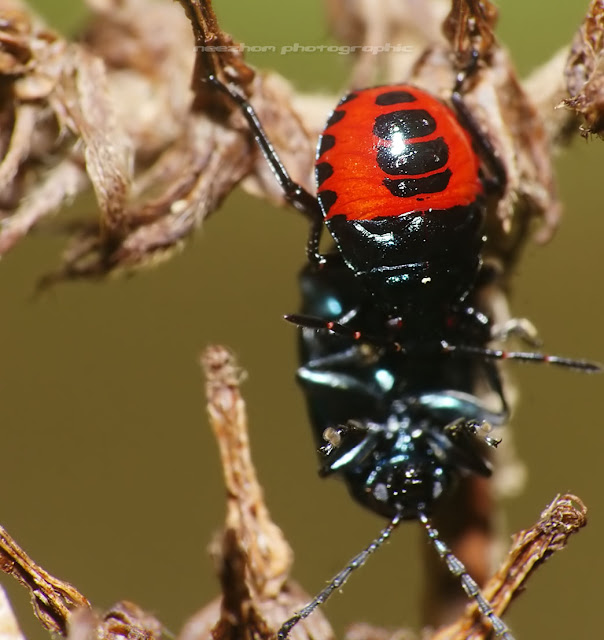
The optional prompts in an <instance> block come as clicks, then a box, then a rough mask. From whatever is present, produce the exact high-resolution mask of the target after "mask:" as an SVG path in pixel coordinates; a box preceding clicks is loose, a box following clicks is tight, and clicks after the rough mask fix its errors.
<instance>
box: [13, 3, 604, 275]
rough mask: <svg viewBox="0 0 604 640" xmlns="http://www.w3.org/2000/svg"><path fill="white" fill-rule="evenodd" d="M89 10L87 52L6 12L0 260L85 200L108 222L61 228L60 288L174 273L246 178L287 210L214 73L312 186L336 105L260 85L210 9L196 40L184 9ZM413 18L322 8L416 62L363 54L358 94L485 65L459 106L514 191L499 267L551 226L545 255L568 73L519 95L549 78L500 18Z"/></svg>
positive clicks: (594, 32) (497, 246) (593, 86)
mask: <svg viewBox="0 0 604 640" xmlns="http://www.w3.org/2000/svg"><path fill="white" fill-rule="evenodd" d="M88 2H89V4H90V6H91V9H92V17H91V20H90V22H89V25H88V28H87V30H86V32H85V33H84V35H83V39H82V42H80V43H69V42H67V41H65V40H63V39H62V38H60V37H59V36H58V35H57V34H55V33H53V32H52V31H51V30H49V29H48V28H47V27H46V26H45V25H43V24H42V23H41V22H40V20H39V19H37V18H36V17H34V16H32V15H31V13H30V12H28V11H27V9H26V8H25V7H24V6H23V5H21V4H20V3H19V2H18V0H6V2H5V3H4V4H3V7H2V8H0V44H1V45H2V56H0V74H1V75H2V77H3V78H4V80H5V84H6V87H7V90H6V92H5V93H4V94H3V98H2V100H0V122H2V123H3V124H4V126H3V127H2V128H1V129H0V131H1V133H0V158H1V160H0V211H1V212H0V255H2V254H3V253H5V252H7V251H8V250H10V249H11V248H12V247H13V246H15V244H16V243H17V242H19V241H20V240H21V239H22V238H23V237H25V236H26V235H27V234H28V233H29V232H30V231H31V230H32V229H33V228H34V227H36V226H37V225H38V224H39V223H40V222H41V221H42V220H43V219H44V218H46V217H48V216H49V215H50V214H52V213H54V212H56V211H57V210H58V209H59V208H60V207H61V205H62V204H64V203H65V202H68V201H69V200H71V199H72V198H73V197H74V196H75V195H77V194H78V193H80V192H82V191H83V190H85V189H86V188H88V186H89V185H92V186H93V188H94V191H95V194H96V198H97V202H98V206H99V213H98V218H97V220H96V221H92V222H87V223H82V224H78V225H70V226H69V227H65V226H64V227H62V229H63V231H66V232H67V233H68V234H69V236H70V238H71V242H70V246H69V248H68V250H67V252H66V254H65V257H64V263H63V267H62V269H61V270H60V271H59V272H58V273H56V274H55V276H54V277H53V278H51V279H50V280H49V281H50V282H52V281H54V280H56V279H57V278H81V277H99V276H103V275H105V274H107V273H111V272H113V271H116V270H123V269H133V268H136V267H139V266H142V265H146V264H153V263H155V262H157V261H158V260H160V259H164V258H166V257H167V256H169V255H170V254H171V253H172V252H173V251H174V250H175V249H178V248H179V247H181V246H182V243H183V241H184V240H186V239H187V238H188V237H189V236H190V235H191V233H192V232H193V231H194V230H195V229H196V228H197V227H198V226H199V225H200V224H201V223H202V222H203V220H204V219H205V218H206V217H207V216H208V215H209V214H210V213H212V212H213V211H215V210H216V208H217V207H218V206H219V205H220V203H221V201H222V199H223V198H224V197H225V196H226V195H227V194H228V193H229V192H231V191H232V189H233V188H234V187H235V186H236V185H237V184H238V183H239V182H240V181H241V180H242V179H243V178H244V177H246V176H247V177H248V178H249V179H248V180H247V181H246V183H245V184H246V186H247V187H248V188H249V189H251V190H252V191H253V192H254V193H256V194H257V195H262V196H265V197H269V198H270V199H272V200H274V201H282V196H281V193H280V192H279V189H278V188H277V187H276V185H275V182H274V179H273V176H272V175H271V173H270V171H269V170H268V168H267V167H266V165H265V163H264V161H263V159H262V158H259V157H258V154H256V153H255V150H254V148H253V145H252V144H251V141H250V140H249V136H248V135H247V130H246V129H245V127H243V125H242V122H241V119H240V118H239V117H238V116H237V114H233V116H232V117H227V112H226V111H225V106H226V105H225V104H224V102H223V98H222V96H216V95H214V94H213V93H212V92H208V91H207V90H206V88H205V86H204V85H203V82H202V80H203V78H204V76H205V75H206V74H207V73H208V72H210V71H212V70H216V69H218V70H220V72H221V73H222V74H223V76H224V77H225V78H226V79H228V80H230V81H233V82H236V83H237V84H238V85H239V86H240V87H241V89H242V90H243V91H244V92H245V93H247V94H248V95H250V96H251V98H252V101H253V102H254V104H255V106H256V109H257V111H258V112H259V114H260V116H261V118H262V120H263V122H264V123H265V126H266V128H267V130H268V132H269V135H270V136H271V138H272V139H273V140H274V141H275V143H276V146H277V147H278V149H279V151H280V153H281V155H282V157H283V159H284V161H285V162H286V164H287V166H288V168H289V170H290V172H291V174H292V175H293V177H294V178H295V179H296V180H298V181H299V182H301V183H302V184H304V185H305V186H307V187H308V188H311V173H312V162H313V159H312V156H313V149H314V147H315V140H316V137H317V134H318V132H319V130H320V128H321V126H322V123H323V122H324V120H325V117H326V115H327V113H328V111H329V109H330V107H331V106H332V105H333V104H334V103H335V98H330V99H325V97H320V96H302V95H296V94H295V93H294V92H293V91H292V90H291V88H290V87H289V86H288V84H287V83H286V82H285V80H283V79H282V78H277V77H276V76H274V74H273V75H272V76H264V75H258V74H255V73H254V71H253V70H252V69H250V68H249V67H248V66H247V65H246V64H245V62H244V61H243V59H242V55H241V52H240V51H239V49H238V48H237V47H236V43H235V41H234V40H233V39H232V38H231V37H230V36H228V35H227V34H225V33H224V32H222V31H221V29H220V27H219V24H218V22H217V20H216V17H215V16H214V14H213V12H212V9H211V5H210V3H209V1H207V0H206V1H203V2H201V1H192V0H191V1H189V0H183V1H182V3H181V4H182V5H183V6H184V7H185V9H186V11H187V14H188V16H189V18H190V19H191V22H192V24H193V33H194V37H193V38H192V37H191V29H190V26H189V25H188V23H187V20H186V19H185V16H184V15H183V12H182V10H180V9H179V7H178V5H177V4H175V3H173V2H170V1H169V0H154V1H153V2H143V0H125V1H119V2H118V0H88ZM410 5H411V3H410V2H408V0H406V1H401V2H390V1H387V0H384V7H383V9H384V10H383V11H381V12H376V11H369V10H367V7H366V6H365V4H363V2H361V1H360V0H359V1H358V2H346V3H341V2H338V1H336V0H331V2H329V5H328V6H329V8H330V11H331V13H332V15H335V14H337V16H338V20H337V21H334V20H332V27H334V29H336V28H337V31H336V35H338V36H339V37H341V38H342V39H343V40H344V41H345V42H347V43H350V44H355V45H356V44H372V43H375V42H378V41H380V39H381V38H384V37H386V38H388V41H392V40H394V39H395V38H398V39H400V40H401V41H404V42H410V43H412V44H411V45H410V46H411V47H412V50H413V51H415V52H417V53H418V55H417V56H415V58H414V56H411V55H409V52H408V51H406V52H405V53H404V54H403V55H392V56H386V55H385V56H382V57H379V56H375V55H370V56H369V57H368V56H367V55H366V54H364V52H362V51H361V52H360V53H359V55H358V57H357V61H356V65H355V67H354V69H353V71H352V75H353V78H354V79H353V83H355V84H358V82H361V81H362V82H363V84H370V83H372V82H376V81H377V80H386V81H389V80H393V79H396V80H400V79H402V78H408V77H411V78H413V80H414V81H415V82H417V83H418V84H421V85H422V86H425V87H426V88H428V89H429V90H431V91H433V92H435V93H440V94H442V95H443V96H444V95H446V93H447V92H448V91H449V90H450V87H451V74H452V72H453V67H452V66H451V57H450V55H449V53H450V52H451V51H453V52H457V53H458V57H459V61H461V62H463V60H464V56H467V52H468V51H469V50H470V49H476V50H478V51H479V52H480V54H481V57H482V59H483V62H484V63H483V65H482V70H481V73H480V74H479V75H478V80H477V82H476V83H475V85H474V86H472V87H469V88H468V91H467V100H468V103H469V104H470V106H471V108H472V109H473V111H474V112H475V115H476V117H477V118H478V120H479V121H480V122H481V123H482V124H483V126H484V128H485V130H486V131H487V132H488V135H489V137H491V138H492V140H493V142H494V144H495V147H496V148H497V150H498V152H499V153H500V155H501V156H502V158H503V160H504V161H505V164H506V166H507V169H508V175H509V184H508V188H507V191H506V195H505V197H504V198H503V199H502V200H501V202H500V203H499V204H498V206H497V207H496V213H495V215H493V216H491V217H490V229H489V237H490V243H491V246H490V250H491V255H492V257H493V258H494V259H496V260H498V261H501V262H503V263H504V264H507V263H510V262H513V260H514V259H515V257H516V255H517V253H518V251H519V249H520V247H521V246H522V244H523V241H524V239H525V238H526V229H527V225H528V224H529V223H530V221H531V220H533V219H539V220H541V222H542V225H541V228H540V231H539V234H538V238H539V239H541V240H546V239H547V238H549V237H551V235H552V233H553V231H554V230H555V228H556V226H557V223H558V220H559V213H560V209H559V205H558V203H557V200H556V196H555V192H554V190H553V180H552V172H551V167H550V160H549V159H550V155H551V143H552V142H553V141H560V140H561V139H562V138H566V136H561V135H560V133H561V132H562V131H564V132H565V133H567V132H568V131H569V130H570V128H571V126H570V125H571V123H572V122H573V116H572V113H571V112H570V111H559V112H558V113H557V114H556V115H554V113H553V106H554V105H556V104H558V103H559V102H560V100H561V99H562V98H564V97H565V96H566V97H568V95H569V94H568V93H566V94H565V88H564V79H563V76H562V74H561V68H560V64H557V65H555V67H552V66H549V67H547V68H546V70H545V71H544V73H543V74H540V73H538V74H537V75H536V76H534V78H533V81H532V84H529V85H527V86H529V87H534V86H537V84H536V82H535V79H538V78H540V77H541V78H543V77H546V76H547V79H548V82H547V83H545V82H543V83H541V85H540V86H541V87H542V90H540V91H539V92H533V91H530V92H526V91H524V90H523V88H522V85H521V83H520V82H519V80H518V79H517V77H516V74H515V72H514V69H513V67H512V66H511V63H510V61H509V59H508V57H507V55H506V54H505V52H504V51H503V50H502V49H501V47H500V46H499V44H498V43H497V41H496V39H495V37H494V35H493V26H494V23H495V18H496V14H495V12H494V10H493V7H492V5H491V4H490V3H488V2H480V3H479V2H474V1H472V2H467V3H466V2H461V1H460V2H457V1H456V2H454V3H453V10H452V11H451V12H450V13H449V16H448V18H447V19H446V21H445V22H444V24H445V27H446V28H445V33H446V36H447V38H443V37H442V36H441V35H440V33H439V30H440V24H441V22H442V20H443V18H444V17H445V16H444V12H445V11H446V6H447V5H446V2H444V0H442V1H441V2H437V3H430V8H429V9H428V8H426V9H425V10H423V12H419V13H418V12H417V10H416V8H415V9H414V10H413V11H411V10H410ZM413 6H414V7H416V4H413ZM601 14H602V3H601V2H597V1H594V2H593V3H592V7H591V9H590V14H589V16H588V18H587V19H586V23H585V25H584V26H583V28H582V29H581V31H580V33H579V35H578V36H577V40H576V42H575V45H574V46H573V54H572V56H571V59H570V62H569V66H568V69H567V78H568V87H569V91H570V93H571V95H572V96H573V97H572V101H573V102H572V104H573V105H574V106H575V108H578V109H580V110H581V112H582V113H586V114H588V115H587V117H588V120H589V121H590V122H594V123H595V122H597V114H598V113H599V107H598V104H599V97H598V96H599V91H598V90H597V87H598V86H599V83H601V79H600V78H601V74H600V71H599V69H600V65H598V60H599V55H600V50H601V32H602V24H601ZM208 46H211V47H212V46H213V47H215V46H219V47H222V48H223V49H224V50H223V51H220V50H219V49H218V50H217V49H215V50H209V49H208ZM195 51H196V52H197V53H196V54H195ZM413 60H414V64H413V65H412V66H413V69H410V61H413ZM554 69H555V73H554ZM191 78H193V84H192V88H193V94H192V93H191V91H190V89H189V87H190V86H191ZM587 80H588V82H586V81H587ZM583 83H585V86H584V88H582V86H583ZM567 104H571V103H567ZM588 126H589V127H590V129H589V130H596V129H597V126H596V125H595V124H591V125H588Z"/></svg>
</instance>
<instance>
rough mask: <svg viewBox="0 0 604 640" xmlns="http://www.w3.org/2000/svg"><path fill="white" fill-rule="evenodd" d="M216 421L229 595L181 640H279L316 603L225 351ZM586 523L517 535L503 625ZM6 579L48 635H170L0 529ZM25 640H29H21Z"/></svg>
mask: <svg viewBox="0 0 604 640" xmlns="http://www.w3.org/2000/svg"><path fill="white" fill-rule="evenodd" d="M202 364H203V367H204V369H205V374H206V395H207V399H208V412H209V415H210V423H211V425H212V429H213V431H214V435H215V437H216V440H217V442H218V446H219V451H220V458H221V461H222V467H223V473H224V479H225V488H226V504H227V510H226V518H225V524H224V528H223V531H222V533H221V535H220V537H219V539H218V540H217V541H216V543H215V544H214V555H215V560H216V567H217V572H218V576H219V579H220V584H221V591H222V595H221V596H220V597H219V598H218V599H216V600H215V601H213V602H211V603H209V604H208V605H207V606H205V607H203V608H202V609H201V610H200V611H199V613H197V614H196V615H195V616H194V617H193V618H192V619H191V620H189V621H188V622H187V623H186V624H185V625H184V627H183V629H182V631H181V633H180V634H179V636H178V640H206V639H207V638H209V637H212V638H214V639H215V640H230V639H232V640H235V639H240V638H258V639H261V640H269V639H270V638H273V637H274V634H275V632H276V630H277V629H278V628H279V626H280V625H281V624H282V623H283V621H284V620H286V619H287V618H288V617H289V616H290V615H291V614H292V613H293V612H294V611H296V610H298V609H299V608H300V607H301V606H303V605H304V604H305V603H306V602H307V601H308V600H309V597H308V595H307V594H305V593H304V592H303V591H302V590H301V589H300V587H299V586H297V585H296V584H295V583H294V582H293V581H292V580H291V579H290V577H289V573H290V569H291V565H292V552H291V549H290V547H289V545H288V544H287V541H286V540H285V538H284V536H283V533H282V531H281V530H280V529H279V527H278V526H277V525H276V524H275V523H274V522H273V521H272V520H271V518H270V515H269V511H268V508H267V506H266V504H265V502H264V497H263V492H262V488H261V487H260V485H259V484H258V480H257V477H256V472H255V469H254V465H253V463H252V459H251V454H250V449H249V439H248V429H247V417H246V411H245V403H244V401H243V398H242V396H241V393H240V389H239V383H240V381H241V379H242V377H243V374H242V372H241V370H240V369H239V367H238V365H237V363H236V362H235V360H234V358H233V355H232V354H231V353H230V352H229V351H227V350H226V349H224V348H223V347H210V348H209V349H208V350H207V351H206V353H205V354H204V356H203V359H202ZM585 523H586V510H585V507H584V506H583V504H582V503H581V501H580V500H579V499H578V498H576V497H574V496H569V495H567V496H558V497H557V498H555V500H554V501H553V502H552V504H551V505H549V507H548V508H547V509H546V510H545V511H544V512H543V513H542V514H541V517H540V518H539V520H538V522H537V523H536V524H535V525H534V526H532V527H531V528H530V529H527V530H525V531H521V532H519V533H517V534H516V535H515V536H514V538H513V541H512V546H511V548H510V550H509V552H508V555H507V557H506V559H505V561H504V563H503V564H502V566H501V568H500V569H499V571H497V573H496V574H495V575H494V576H493V577H492V578H491V579H490V580H489V582H488V583H487V584H486V586H485V589H484V592H485V595H486V596H487V597H488V598H489V599H490V601H491V602H492V604H493V607H494V609H495V611H496V612H497V614H499V615H501V614H502V613H503V612H504V611H505V610H506V609H507V607H508V606H509V604H510V602H511V601H512V599H513V598H514V597H516V596H517V595H518V594H519V593H521V592H522V590H523V588H524V586H525V582H526V580H527V579H528V577H529V576H530V575H531V574H532V573H533V572H534V570H535V569H536V568H537V567H538V566H539V565H540V564H542V563H543V562H544V561H545V560H546V559H547V558H548V557H549V556H550V555H551V554H552V553H554V552H556V551H559V550H560V549H562V548H564V546H565V545H566V543H567V542H568V538H569V537H570V535H571V534H573V533H575V532H577V531H578V530H579V529H580V528H581V527H583V526H584V525H585ZM0 569H1V570H2V571H4V572H5V573H8V574H10V575H12V576H14V577H15V578H17V579H18V580H19V582H21V584H23V585H24V586H25V587H27V589H29V591H30V594H31V597H32V602H33V605H34V612H35V613H36V615H37V617H38V618H39V620H40V622H41V623H42V625H43V626H44V627H45V628H46V629H48V630H49V631H52V632H57V633H59V634H61V635H63V636H68V637H69V638H70V640H84V639H85V638H91V637H96V638H99V639H100V640H119V638H129V639H135V640H155V639H157V638H160V637H161V635H162V631H163V628H162V625H161V623H160V622H159V621H158V620H157V619H156V618H155V617H154V616H151V615H150V614H148V613H145V612H144V611H142V610H141V609H140V608H139V607H137V606H136V605H134V604H132V603H129V602H119V603H117V604H116V605H115V606H113V607H112V608H111V609H110V610H109V611H107V612H106V613H104V614H102V615H100V614H98V613H96V612H95V611H94V610H93V609H92V607H91V605H90V603H89V602H88V600H87V599H86V598H85V597H84V596H83V595H81V594H80V593H79V592H78V591H77V590H76V589H75V588H74V587H72V586H71V585H69V584H67V583H66V582H63V581H61V580H58V579H56V578H53V577H52V576H50V575H49V574H48V573H47V572H46V571H44V569H42V568H41V567H40V566H38V565H37V564H36V563H35V562H34V561H33V560H31V558H29V556H27V554H26V553H25V552H24V551H23V550H22V549H21V548H20V547H19V546H18V545H17V544H16V543H15V541H14V540H13V539H12V538H11V537H10V536H9V535H8V533H6V531H4V530H3V529H2V528H0ZM3 625H4V626H5V627H10V628H15V627H16V625H15V623H14V617H13V615H12V612H11V610H10V607H9V606H8V604H7V605H6V607H5V608H4V609H2V608H1V607H0V629H1V628H2V626H3ZM489 633H490V632H489V630H488V629H486V628H485V627H484V626H483V621H482V619H481V618H480V614H479V613H478V611H477V610H476V605H474V604H470V605H468V606H467V607H466V610H465V611H464V612H463V614H462V615H461V617H460V618H459V619H458V620H457V621H456V622H455V623H453V624H451V625H448V626H445V627H442V628H441V629H439V630H438V631H437V632H436V633H435V634H434V635H433V636H432V637H433V638H434V639H438V640H445V639H447V640H467V639H472V640H478V639H480V638H486V637H488V635H489ZM409 634H410V632H408V631H405V630H399V631H396V632H394V631H387V630H385V629H377V628H375V627H369V626H367V625H356V626H354V627H352V629H351V631H350V633H349V636H348V637H349V638H350V639H354V640H372V639H373V638H377V639H382V638H384V639H385V638H403V637H409ZM292 638H297V639H299V640H303V639H304V638H314V639H315V640H321V639H331V638H333V632H332V630H331V628H330V626H329V624H328V622H327V621H326V620H325V618H324V616H323V614H322V612H321V611H315V612H314V613H313V614H312V615H311V616H310V617H309V618H307V619H306V620H304V621H302V622H301V623H300V624H299V625H298V626H297V627H296V629H295V630H294V631H293V632H292ZM15 640H19V639H18V638H17V637H16V638H15Z"/></svg>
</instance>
